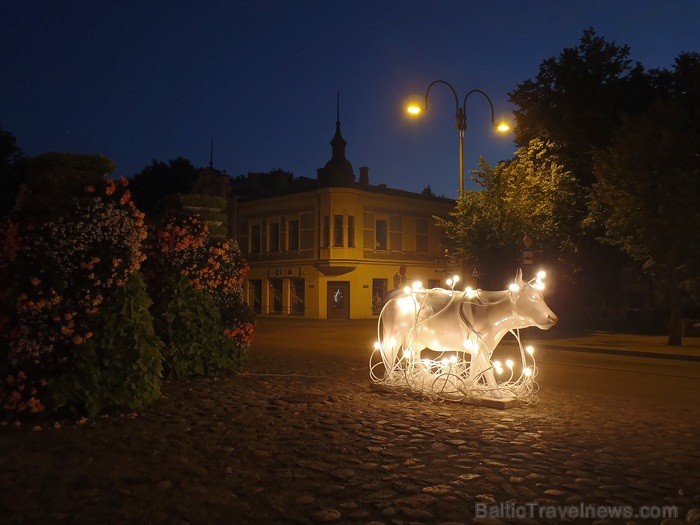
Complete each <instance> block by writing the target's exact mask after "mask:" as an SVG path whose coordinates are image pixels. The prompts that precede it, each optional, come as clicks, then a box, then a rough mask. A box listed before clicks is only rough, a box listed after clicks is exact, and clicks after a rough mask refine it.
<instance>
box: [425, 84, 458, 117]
mask: <svg viewBox="0 0 700 525" xmlns="http://www.w3.org/2000/svg"><path fill="white" fill-rule="evenodd" d="M435 84H445V85H446V86H447V87H448V88H450V91H452V95H454V97H455V113H459V97H457V92H456V91H455V88H453V87H452V84H450V83H449V82H446V81H445V80H433V81H432V82H431V83H430V84H429V85H428V89H426V90H425V107H424V108H423V111H428V95H429V94H430V89H431V88H432V87H433V86H434V85H435Z"/></svg>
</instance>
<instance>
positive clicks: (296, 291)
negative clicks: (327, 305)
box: [289, 277, 304, 315]
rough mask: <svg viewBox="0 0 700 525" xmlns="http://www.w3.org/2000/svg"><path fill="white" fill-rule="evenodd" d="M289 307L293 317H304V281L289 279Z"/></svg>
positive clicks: (296, 278)
mask: <svg viewBox="0 0 700 525" xmlns="http://www.w3.org/2000/svg"><path fill="white" fill-rule="evenodd" d="M289 307H290V308H289V310H290V312H289V313H291V314H292V315H304V279H299V278H298V277H293V278H291V279H289Z"/></svg>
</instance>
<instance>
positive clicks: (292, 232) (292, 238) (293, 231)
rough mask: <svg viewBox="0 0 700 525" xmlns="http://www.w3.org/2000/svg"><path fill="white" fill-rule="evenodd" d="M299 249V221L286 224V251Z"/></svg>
mask: <svg viewBox="0 0 700 525" xmlns="http://www.w3.org/2000/svg"><path fill="white" fill-rule="evenodd" d="M298 249H299V220H298V219H295V220H291V221H288V222H287V250H298Z"/></svg>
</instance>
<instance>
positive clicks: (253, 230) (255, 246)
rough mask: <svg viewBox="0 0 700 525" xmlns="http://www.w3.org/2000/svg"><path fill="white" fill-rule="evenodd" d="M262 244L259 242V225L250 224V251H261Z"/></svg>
mask: <svg viewBox="0 0 700 525" xmlns="http://www.w3.org/2000/svg"><path fill="white" fill-rule="evenodd" d="M261 248H262V244H261V243H260V225H259V224H251V225H250V253H261V252H262V250H261Z"/></svg>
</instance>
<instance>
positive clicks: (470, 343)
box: [462, 339, 474, 350]
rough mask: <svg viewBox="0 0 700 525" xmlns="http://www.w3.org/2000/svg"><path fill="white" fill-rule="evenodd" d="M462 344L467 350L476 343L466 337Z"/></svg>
mask: <svg viewBox="0 0 700 525" xmlns="http://www.w3.org/2000/svg"><path fill="white" fill-rule="evenodd" d="M462 346H463V347H464V349H465V350H471V349H472V348H473V347H474V343H472V342H471V341H470V340H469V339H465V340H464V341H462Z"/></svg>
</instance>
